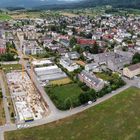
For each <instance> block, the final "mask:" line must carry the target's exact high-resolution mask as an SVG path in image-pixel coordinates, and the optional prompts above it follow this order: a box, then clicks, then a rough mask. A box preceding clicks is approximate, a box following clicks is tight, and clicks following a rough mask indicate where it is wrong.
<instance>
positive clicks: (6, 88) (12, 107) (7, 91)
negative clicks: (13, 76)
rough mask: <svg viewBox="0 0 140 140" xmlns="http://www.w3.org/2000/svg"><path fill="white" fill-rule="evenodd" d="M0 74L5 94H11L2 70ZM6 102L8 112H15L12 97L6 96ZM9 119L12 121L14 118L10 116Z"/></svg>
mask: <svg viewBox="0 0 140 140" xmlns="http://www.w3.org/2000/svg"><path fill="white" fill-rule="evenodd" d="M0 76H1V77H2V78H3V81H4V84H5V90H6V96H11V94H10V91H9V88H8V85H7V81H6V76H5V74H4V72H3V71H0ZM7 103H8V104H9V112H10V114H11V113H15V110H14V106H13V102H12V99H11V98H8V99H7ZM11 121H12V122H14V118H12V117H11Z"/></svg>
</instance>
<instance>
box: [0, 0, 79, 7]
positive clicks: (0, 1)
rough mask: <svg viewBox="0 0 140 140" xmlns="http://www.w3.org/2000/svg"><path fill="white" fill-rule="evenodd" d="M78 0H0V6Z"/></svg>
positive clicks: (34, 4)
mask: <svg viewBox="0 0 140 140" xmlns="http://www.w3.org/2000/svg"><path fill="white" fill-rule="evenodd" d="M77 1H80V0H0V6H1V7H3V6H4V7H5V6H25V7H32V6H38V5H46V4H58V3H61V4H62V3H64V2H77Z"/></svg>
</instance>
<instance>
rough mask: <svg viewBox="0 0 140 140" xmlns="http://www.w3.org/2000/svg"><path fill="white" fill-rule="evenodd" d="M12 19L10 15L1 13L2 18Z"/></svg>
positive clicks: (0, 17) (0, 18)
mask: <svg viewBox="0 0 140 140" xmlns="http://www.w3.org/2000/svg"><path fill="white" fill-rule="evenodd" d="M10 19H12V17H11V16H10V15H7V14H2V13H0V20H3V21H4V20H10Z"/></svg>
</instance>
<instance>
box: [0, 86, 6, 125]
mask: <svg viewBox="0 0 140 140" xmlns="http://www.w3.org/2000/svg"><path fill="white" fill-rule="evenodd" d="M1 97H2V90H1V85H0V125H3V124H4V123H5V114H4V108H3V101H2V98H1Z"/></svg>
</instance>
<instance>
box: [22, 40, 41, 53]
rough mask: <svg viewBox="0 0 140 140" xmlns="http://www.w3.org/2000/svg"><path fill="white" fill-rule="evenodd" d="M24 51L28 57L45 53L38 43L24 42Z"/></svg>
mask: <svg viewBox="0 0 140 140" xmlns="http://www.w3.org/2000/svg"><path fill="white" fill-rule="evenodd" d="M22 50H23V53H24V54H26V55H36V54H41V53H43V48H41V47H40V46H39V45H38V44H37V42H36V41H23V44H22Z"/></svg>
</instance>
